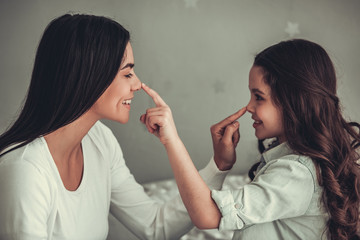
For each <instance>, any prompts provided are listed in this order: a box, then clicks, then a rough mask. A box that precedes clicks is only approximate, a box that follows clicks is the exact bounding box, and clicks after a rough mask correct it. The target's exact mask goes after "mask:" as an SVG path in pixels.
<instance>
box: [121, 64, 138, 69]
mask: <svg viewBox="0 0 360 240" xmlns="http://www.w3.org/2000/svg"><path fill="white" fill-rule="evenodd" d="M134 66H135V64H134V63H128V64H126V65H125V66H124V67H122V68H121V69H120V70H123V69H125V68H128V67H129V68H134Z"/></svg>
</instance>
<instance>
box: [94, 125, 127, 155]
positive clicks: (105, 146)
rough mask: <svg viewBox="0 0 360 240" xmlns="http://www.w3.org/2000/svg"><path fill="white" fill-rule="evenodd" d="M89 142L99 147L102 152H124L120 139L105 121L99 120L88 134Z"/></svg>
mask: <svg viewBox="0 0 360 240" xmlns="http://www.w3.org/2000/svg"><path fill="white" fill-rule="evenodd" d="M87 137H88V139H90V141H88V142H87V143H88V144H91V145H92V146H93V147H95V148H97V149H98V150H99V151H100V152H101V153H102V154H106V155H107V154H109V153H110V154H111V153H113V152H118V153H120V154H122V151H121V148H120V145H119V143H118V140H117V139H116V137H115V136H114V134H113V132H112V131H111V129H110V128H109V127H107V126H106V125H105V124H104V123H102V122H100V121H97V122H96V123H95V125H94V126H93V127H92V128H91V129H90V131H89V132H88V134H87Z"/></svg>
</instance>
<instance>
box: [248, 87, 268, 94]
mask: <svg viewBox="0 0 360 240" xmlns="http://www.w3.org/2000/svg"><path fill="white" fill-rule="evenodd" d="M251 92H252V93H260V94H262V95H265V93H264V92H262V91H260V90H259V89H258V88H253V89H251Z"/></svg>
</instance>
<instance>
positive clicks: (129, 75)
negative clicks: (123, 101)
mask: <svg viewBox="0 0 360 240" xmlns="http://www.w3.org/2000/svg"><path fill="white" fill-rule="evenodd" d="M132 76H133V75H132V73H129V74H127V75H125V77H126V78H131V77H132Z"/></svg>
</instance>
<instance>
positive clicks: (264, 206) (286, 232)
mask: <svg viewBox="0 0 360 240" xmlns="http://www.w3.org/2000/svg"><path fill="white" fill-rule="evenodd" d="M322 191H323V190H322V187H320V186H319V184H318V181H317V177H316V169H315V165H314V163H313V162H312V160H311V159H310V158H309V157H306V156H300V155H298V154H295V153H294V152H293V151H292V150H291V149H290V148H289V147H288V145H287V144H286V143H282V144H280V145H278V146H276V147H274V148H271V149H269V150H267V151H266V152H264V153H263V154H262V158H261V164H260V165H259V167H258V169H257V172H256V175H255V178H254V180H253V181H252V182H251V183H249V184H246V185H245V186H244V187H243V188H241V189H234V190H227V191H217V190H213V191H212V198H213V199H214V201H215V202H216V204H217V206H218V208H219V209H220V211H221V214H222V218H221V221H220V225H219V230H236V231H235V233H234V237H233V239H245V240H253V239H256V240H262V239H264V240H265V239H266V240H273V239H274V240H275V239H286V240H292V239H306V240H319V239H327V238H326V236H327V232H325V225H326V221H327V219H328V215H327V213H326V211H325V210H324V206H323V203H322V201H321V194H322Z"/></svg>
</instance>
